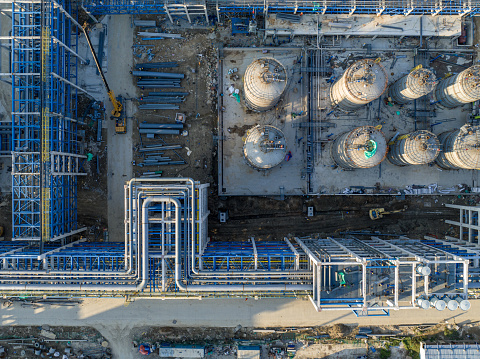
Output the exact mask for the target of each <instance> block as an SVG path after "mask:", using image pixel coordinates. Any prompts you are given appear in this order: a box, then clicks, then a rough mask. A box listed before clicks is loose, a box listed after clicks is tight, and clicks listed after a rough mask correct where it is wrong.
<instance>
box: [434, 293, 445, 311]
mask: <svg viewBox="0 0 480 359" xmlns="http://www.w3.org/2000/svg"><path fill="white" fill-rule="evenodd" d="M430 305H431V306H432V307H434V308H435V309H436V310H439V311H442V310H445V308H446V307H447V303H445V301H444V300H443V299H440V298H438V297H437V296H436V295H434V296H432V297H431V298H430Z"/></svg>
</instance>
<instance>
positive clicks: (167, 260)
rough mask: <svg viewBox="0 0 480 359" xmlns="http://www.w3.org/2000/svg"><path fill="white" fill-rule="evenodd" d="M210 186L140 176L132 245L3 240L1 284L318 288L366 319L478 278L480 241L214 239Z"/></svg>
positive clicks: (260, 291) (130, 186) (87, 289)
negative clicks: (209, 231) (209, 227)
mask: <svg viewBox="0 0 480 359" xmlns="http://www.w3.org/2000/svg"><path fill="white" fill-rule="evenodd" d="M38 166H39V165H38ZM38 166H37V167H38ZM34 169H35V166H34ZM34 169H33V170H34ZM207 191H208V185H204V184H203V185H202V184H199V183H197V182H195V181H193V180H191V179H188V178H184V179H182V178H175V179H173V178H145V179H132V180H130V181H129V182H128V183H127V184H126V185H125V197H124V203H125V220H124V223H125V242H124V243H109V242H103V243H87V242H85V241H84V240H79V241H76V242H72V243H69V244H64V245H61V244H60V243H46V244H44V253H43V254H39V248H38V247H39V243H38V242H30V243H26V242H8V243H5V242H0V260H1V262H0V263H2V264H3V265H1V266H0V289H1V290H2V291H3V292H5V293H9V294H10V293H18V291H21V292H22V293H24V292H28V293H34V292H35V293H37V292H43V293H46V294H48V293H50V294H52V295H56V294H55V293H60V292H61V293H62V294H63V295H65V293H68V294H69V295H72V293H77V294H76V295H79V296H88V295H92V293H109V294H110V295H115V294H117V295H118V294H123V295H130V294H133V293H137V295H147V296H162V297H165V298H173V297H182V298H183V297H184V296H196V295H200V294H201V295H202V296H207V297H208V296H215V297H216V296H219V297H221V296H226V295H228V296H245V295H259V296H276V295H278V293H283V295H309V296H310V300H311V301H312V303H313V304H314V306H315V308H316V309H317V310H322V311H323V310H347V311H354V312H355V314H356V315H357V316H365V315H388V314H389V312H390V310H400V309H419V308H420V304H419V303H423V304H424V301H425V300H429V299H428V298H433V299H432V302H435V301H438V300H440V298H444V299H445V300H450V301H451V300H458V298H460V299H461V300H462V301H463V302H465V300H466V299H467V297H468V286H469V283H470V282H471V281H473V280H475V281H477V279H476V278H477V277H478V271H475V272H474V273H472V276H470V274H469V266H470V265H471V264H474V265H475V263H476V261H477V262H478V260H479V259H480V246H478V245H477V244H474V243H466V242H465V243H462V242H459V241H457V240H451V241H449V240H448V239H447V240H441V239H436V238H431V237H426V238H425V239H424V240H413V239H409V238H406V237H398V236H396V237H394V238H393V239H389V236H386V237H384V239H380V238H378V237H371V238H367V239H363V240H359V239H357V238H355V237H352V236H350V237H348V238H313V237H305V238H290V239H289V238H285V239H284V240H283V241H264V240H256V239H255V238H250V239H248V240H246V241H242V242H240V241H238V242H219V241H209V240H208V238H207V219H208V215H209V211H208V207H207V194H208V193H207ZM430 273H431V274H430ZM472 285H473V284H472ZM475 285H476V284H475ZM425 298H427V299H425ZM455 298H456V299H455ZM422 301H423V302H422ZM429 303H430V302H429ZM435 303H436V302H435ZM464 304H465V303H464ZM467 304H468V302H467ZM429 305H430V304H429ZM464 308H465V306H464Z"/></svg>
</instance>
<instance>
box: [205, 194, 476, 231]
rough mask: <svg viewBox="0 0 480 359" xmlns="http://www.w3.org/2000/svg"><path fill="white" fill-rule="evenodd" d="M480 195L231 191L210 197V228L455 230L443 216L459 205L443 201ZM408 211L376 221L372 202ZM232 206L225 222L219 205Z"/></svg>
mask: <svg viewBox="0 0 480 359" xmlns="http://www.w3.org/2000/svg"><path fill="white" fill-rule="evenodd" d="M477 201H478V197H477V196H475V197H470V196H466V197H465V198H463V197H460V198H458V196H421V197H413V196H412V197H406V198H404V199H403V198H401V197H396V196H319V197H310V198H308V197H288V198H286V199H285V200H284V201H280V200H278V199H273V198H262V197H229V198H225V199H218V200H217V201H210V205H211V206H210V211H211V215H210V217H209V229H210V232H211V236H212V237H213V238H215V239H218V240H228V239H234V238H236V239H241V238H243V239H244V238H247V237H249V236H256V237H257V238H260V239H281V238H283V237H284V236H286V235H296V236H303V235H309V234H312V233H318V234H320V235H324V236H335V235H340V234H341V232H344V231H367V232H375V231H378V232H381V233H391V234H403V235H408V236H411V237H412V238H415V237H423V236H424V235H426V234H433V235H438V236H443V235H445V234H449V235H452V234H454V233H453V232H452V231H453V230H454V229H453V228H452V227H451V226H450V225H447V224H445V223H444V222H443V220H444V219H452V220H455V219H456V218H457V216H458V213H457V211H456V210H453V209H451V208H446V207H445V206H444V203H476V202H477ZM309 206H312V207H314V216H313V217H307V207H309ZM405 207H406V208H407V209H406V210H405V212H402V213H395V214H391V215H387V216H385V217H384V218H382V219H379V220H376V221H372V220H371V219H370V218H369V216H368V212H369V210H370V209H372V208H385V210H387V211H389V210H398V209H402V208H405ZM219 210H223V211H225V210H228V215H229V219H228V221H227V223H220V222H219V220H218V211H219Z"/></svg>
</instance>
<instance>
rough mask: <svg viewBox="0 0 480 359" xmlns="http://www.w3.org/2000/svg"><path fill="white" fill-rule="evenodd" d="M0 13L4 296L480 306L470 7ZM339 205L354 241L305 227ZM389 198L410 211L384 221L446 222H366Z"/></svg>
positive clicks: (64, 7) (50, 7)
mask: <svg viewBox="0 0 480 359" xmlns="http://www.w3.org/2000/svg"><path fill="white" fill-rule="evenodd" d="M3 4H7V5H8V6H7V7H4V8H2V9H3V11H2V14H3V15H2V16H3V18H5V20H4V21H3V22H2V32H3V33H2V36H1V37H0V39H1V41H2V48H3V49H2V52H1V53H0V54H1V56H0V59H1V61H0V65H1V70H2V73H0V76H1V79H2V83H1V87H0V92H1V93H2V94H3V95H2V97H1V98H0V100H1V101H0V103H1V104H2V106H0V112H1V124H0V136H1V141H0V146H1V147H0V154H1V156H2V157H1V161H2V167H1V171H2V172H1V173H0V178H1V191H2V197H3V201H4V202H5V205H2V207H1V208H2V210H4V211H7V210H8V211H7V212H5V216H4V222H8V224H7V223H3V224H1V225H3V227H4V232H3V240H2V241H1V242H0V257H1V263H2V266H1V268H0V289H1V291H2V295H4V296H8V297H16V296H20V295H30V296H46V297H64V296H71V297H125V298H132V297H151V298H154V299H166V298H175V299H178V298H191V297H195V298H200V299H201V298H219V297H222V298H229V297H236V298H239V297H242V298H244V297H245V298H255V299H258V298H271V297H297V298H298V297H301V298H308V299H309V300H310V301H311V304H312V305H313V307H314V308H315V310H316V311H317V312H323V311H333V310H343V311H346V312H351V313H354V314H355V315H356V316H357V317H365V316H369V315H376V316H388V315H390V313H391V311H397V310H403V309H412V310H422V311H424V310H428V311H452V312H453V313H452V315H454V314H455V313H461V312H463V311H468V310H469V309H470V307H471V305H472V302H473V301H474V300H476V296H477V290H478V289H479V283H480V276H479V273H480V268H479V258H480V244H479V240H478V235H479V232H478V231H480V223H479V215H480V214H479V211H480V210H479V207H477V206H476V205H477V203H478V200H477V197H476V195H477V194H478V193H480V184H479V178H478V170H479V169H480V122H479V119H480V106H479V104H480V102H479V101H480V65H478V61H479V58H478V44H477V45H475V44H476V42H478V39H477V35H478V34H477V33H476V32H475V31H474V25H475V24H474V19H475V15H477V14H478V13H479V12H480V4H478V3H477V2H475V1H450V2H442V1H433V0H427V1H422V2H421V5H420V4H417V3H416V2H412V1H405V2H399V1H391V0H378V1H373V0H367V1H361V2H356V1H346V2H343V3H340V2H336V1H324V2H314V1H306V2H302V3H299V2H296V1H290V0H285V1H280V2H279V1H277V2H270V1H257V0H254V1H253V2H250V3H246V2H243V1H236V0H233V1H228V2H227V1H224V0H217V1H216V2H213V1H210V0H207V1H187V2H185V1H183V2H182V1H173V2H163V1H142V0H135V1H126V0H125V1H123V0H115V1H114V0H104V1H94V0H83V1H70V0H42V1H33V0H13V1H6V2H5V1H4V2H3ZM5 14H6V15H5ZM122 15H123V16H127V15H128V16H129V17H128V19H129V20H128V22H129V23H130V24H131V26H130V27H129V26H123V27H120V26H118V27H115V21H117V20H116V19H118V18H120V17H121V16H122ZM3 18H2V19H3ZM8 19H9V20H8ZM5 22H9V27H8V29H7V27H6V26H5ZM114 29H115V30H114ZM124 34H129V36H128V37H127V36H125V37H122V36H123V35H124ZM192 39H193V40H192ZM194 41H197V42H195V43H194ZM207 48H208V49H211V51H207V50H206V49H207ZM7 52H8V54H7ZM7 68H8V70H6V69H7ZM2 111H3V112H2ZM345 196H350V197H348V198H349V200H351V201H352V202H354V201H357V202H355V204H352V205H351V206H352V208H351V209H350V208H348V207H346V208H342V209H341V210H338V211H335V213H333V210H332V213H331V217H332V218H337V217H334V216H338V221H337V222H338V223H340V222H342V221H344V222H343V223H346V222H348V220H349V218H350V217H348V216H349V215H350V216H351V213H350V210H351V211H357V212H358V211H362V215H363V217H362V219H361V220H360V221H361V222H362V226H363V227H362V228H361V230H360V229H358V230H357V228H354V227H355V226H354V225H350V224H345V225H344V227H345V228H347V230H344V229H345V228H344V227H342V228H340V227H339V228H336V227H335V226H333V225H332V226H330V227H328V226H326V225H325V227H322V226H321V223H320V224H318V222H321V221H324V222H325V223H326V222H327V220H328V218H327V219H325V218H326V217H325V218H323V217H322V218H323V219H322V220H321V221H320V220H319V221H318V222H315V223H316V227H313V225H310V224H309V221H311V222H314V221H315V217H316V216H327V215H326V214H325V213H327V212H328V211H329V209H328V208H327V209H325V208H324V207H322V205H325V207H328V206H327V205H329V202H330V201H331V202H332V203H333V202H334V201H337V200H338V198H339V197H341V198H343V197H345ZM357 196H362V199H361V201H360V200H359V199H353V198H356V197H357ZM386 196H391V202H392V203H395V204H397V203H400V202H399V201H405V202H408V205H409V208H403V207H402V209H400V210H396V211H393V210H392V212H390V213H396V214H392V216H391V217H388V218H389V220H390V221H395V223H393V222H383V223H390V224H391V225H392V226H393V225H394V224H395V225H396V223H397V222H398V223H400V224H401V223H402V220H403V218H404V216H405V218H407V217H408V213H409V212H408V211H409V210H410V211H412V210H414V209H415V206H420V204H421V205H422V206H425V207H427V206H428V207H432V206H434V207H435V209H428V208H427V209H425V211H430V210H431V213H433V214H434V215H435V216H433V215H432V218H430V217H429V218H428V222H429V224H430V225H431V226H432V227H433V228H430V227H428V229H427V228H425V229H423V228H420V229H418V228H417V230H418V231H423V233H422V235H418V232H415V233H413V232H410V230H412V231H413V230H414V229H416V228H414V227H415V223H414V222H413V220H412V217H415V214H411V215H410V217H411V218H410V219H411V220H412V222H409V223H410V224H405V225H403V226H399V227H395V228H394V229H392V228H393V227H392V228H390V227H388V226H387V225H385V227H382V228H381V230H380V229H379V227H374V226H377V225H378V226H380V225H381V224H378V223H381V222H382V221H384V219H381V218H382V217H383V216H385V217H387V215H388V213H389V210H390V209H389V208H386V206H385V208H377V207H378V206H375V201H377V200H378V201H381V200H383V198H385V197H386ZM422 196H423V197H422ZM429 196H430V197H429ZM443 196H450V197H448V200H447V199H444V198H446V197H443ZM232 198H233V200H237V201H238V202H237V204H238V207H239V208H240V209H235V208H233V206H232V207H230V208H228V203H229V202H228V201H229V200H232ZM236 198H238V199H236ZM265 198H266V199H268V200H272V201H276V202H275V203H277V202H278V203H280V204H277V205H272V204H271V202H267V204H268V206H269V207H268V206H266V207H265V208H260V205H259V206H258V207H257V206H256V205H255V203H260V201H261V200H263V199H265ZM288 198H293V199H292V202H293V201H298V203H300V204H298V203H297V207H301V209H300V210H299V211H297V212H300V213H297V212H295V211H296V210H295V211H294V210H293V209H291V208H290V206H293V205H291V203H290V202H288V203H289V204H288V205H287V199H288ZM257 200H258V202H256V201H257ZM322 201H324V202H322ZM409 201H410V202H409ZM262 203H265V202H262ZM312 203H314V204H312ZM372 203H373V204H372ZM419 203H420V204H419ZM424 203H428V204H424ZM432 203H433V204H432ZM437 203H438V204H437ZM402 204H403V202H402ZM243 205H244V207H242V206H243ZM276 206H278V207H281V208H282V211H284V214H282V219H283V222H285V224H284V227H281V228H282V229H285V232H284V233H281V234H278V233H275V234H272V233H268V234H265V233H263V232H261V230H265V228H267V229H268V228H271V227H268V226H269V225H271V223H269V222H268V220H269V219H270V217H269V215H270V212H272V211H273V209H272V208H276ZM332 206H333V205H332ZM368 206H370V207H368ZM372 206H373V207H372ZM440 206H442V207H441V209H438V208H437V207H440ZM406 207H407V206H406ZM359 208H360V209H359ZM235 210H237V212H235ZM369 210H370V212H369ZM436 210H438V211H437V212H435V211H436ZM401 211H403V212H401ZM239 212H241V213H239ZM293 212H295V213H294V214H292V213H293ZM357 212H355V213H357ZM328 213H330V212H328ZM412 213H413V212H412ZM415 213H416V212H415ZM438 213H439V214H438ZM294 215H295V216H297V217H298V218H301V220H302V221H303V222H301V223H302V224H298V223H297V222H295V221H293V220H291V217H293V216H294ZM329 215H330V214H329ZM229 216H230V217H229ZM443 216H446V217H448V218H457V219H458V220H457V221H452V220H450V219H445V218H443ZM369 217H370V218H369ZM433 217H434V218H433ZM262 218H267V219H266V220H265V222H262V223H260V224H259V222H255V221H256V220H259V219H262ZM272 218H273V216H272ZM392 218H393V220H392ZM377 219H379V221H376V220H377ZM407 219H408V218H407ZM414 219H415V218H414ZM235 220H236V221H238V222H240V224H239V227H232V228H233V229H231V231H229V232H228V231H226V232H223V233H224V234H223V236H222V226H224V227H225V228H227V226H228V225H229V221H235ZM290 220H291V222H290ZM250 221H251V222H250ZM10 222H11V225H10V224H9V223H10ZM238 222H237V223H238ZM209 223H214V224H215V230H213V229H212V228H209ZM274 223H278V222H274ZM412 223H413V224H412ZM433 223H439V228H440V227H441V226H443V227H441V229H438V233H437V232H435V233H433V232H432V230H436V224H433ZM447 224H448V228H447V229H445V228H444V227H445V226H446V225H447ZM335 225H337V224H335ZM240 226H241V228H240ZM370 226H372V228H371V230H370ZM410 227H411V228H410ZM311 228H314V229H311ZM444 229H445V230H444ZM255 231H257V232H255ZM440 232H441V233H440ZM225 233H226V234H225ZM319 315H321V314H319Z"/></svg>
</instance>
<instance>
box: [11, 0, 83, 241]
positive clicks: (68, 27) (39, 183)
mask: <svg viewBox="0 0 480 359" xmlns="http://www.w3.org/2000/svg"><path fill="white" fill-rule="evenodd" d="M72 10H73V9H72V8H71V2H70V1H66V0H59V2H57V1H55V0H45V1H41V2H40V1H38V2H37V1H22V0H19V1H14V2H13V3H12V41H11V43H12V47H11V51H12V68H11V72H12V150H13V151H12V197H13V200H12V203H13V204H12V207H13V208H12V209H13V210H12V216H13V238H14V239H15V240H40V239H41V242H46V241H50V240H58V239H63V238H67V237H68V236H69V235H70V234H73V233H77V232H78V231H79V228H78V226H77V211H76V209H77V175H82V174H84V173H82V172H81V163H80V162H79V161H80V160H81V159H82V158H83V157H84V156H80V155H78V153H79V144H78V139H77V122H76V117H77V107H76V106H77V96H78V91H79V90H81V88H80V87H78V86H77V65H78V61H79V60H78V55H77V54H76V48H77V46H78V32H79V29H78V26H79V24H78V23H77V22H76V21H75V19H74V18H73V17H72V16H71V15H70V12H72ZM59 169H60V170H59Z"/></svg>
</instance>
